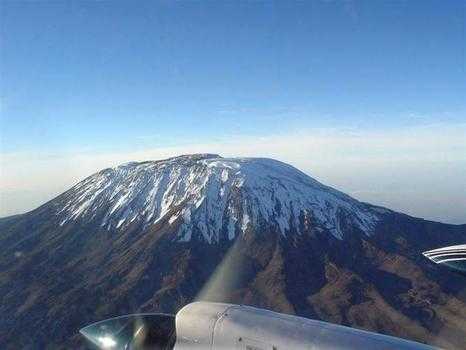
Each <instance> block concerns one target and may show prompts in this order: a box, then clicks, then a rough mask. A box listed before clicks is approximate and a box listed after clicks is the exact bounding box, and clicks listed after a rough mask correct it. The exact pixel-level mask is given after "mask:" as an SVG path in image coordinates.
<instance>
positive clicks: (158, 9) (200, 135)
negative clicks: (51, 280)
mask: <svg viewBox="0 0 466 350" xmlns="http://www.w3.org/2000/svg"><path fill="white" fill-rule="evenodd" d="M0 8H1V21H0V22H1V23H0V26H1V43H0V45H1V46H0V69H1V71H0V73H1V81H0V89H1V90H0V117H1V119H0V132H1V134H0V136H1V139H0V142H1V143H0V147H1V149H0V152H1V155H2V159H3V160H4V161H3V163H4V165H3V175H2V176H3V177H4V180H3V181H4V183H6V184H7V185H3V189H6V190H8V191H10V193H11V191H15V189H16V190H18V188H19V187H21V186H19V185H15V186H16V187H15V186H13V185H11V181H10V180H9V179H11V178H13V177H17V172H16V171H17V169H16V170H14V171H13V170H11V169H9V168H8V166H7V165H6V161H5V159H14V158H12V157H16V156H17V155H18V154H20V155H21V157H22V158H21V159H27V157H29V158H30V159H32V158H34V159H37V158H41V157H42V158H43V159H44V162H45V159H48V158H47V157H50V154H53V156H54V157H58V156H60V155H62V156H63V157H68V156H69V155H70V154H71V155H76V154H82V153H86V154H89V153H99V154H106V153H112V154H114V153H115V152H116V153H118V152H119V153H124V154H128V155H129V154H135V153H134V152H148V153H145V154H146V155H150V154H154V155H158V154H159V153H160V152H159V153H157V150H159V149H160V148H163V149H166V148H167V147H171V148H172V149H173V150H180V149H182V150H183V151H189V150H190V148H193V149H197V148H196V147H197V146H195V145H199V144H201V145H211V146H212V145H219V147H220V148H221V149H224V148H222V147H223V145H225V144H228V142H230V141H231V140H235V141H234V142H241V141H238V140H241V139H242V138H248V140H249V141H248V142H251V138H252V139H254V138H257V139H260V138H275V137H279V136H282V137H283V139H285V140H289V139H290V135H294V134H296V133H297V132H298V133H299V132H302V131H303V130H306V133H305V134H304V135H303V134H302V135H301V137H303V138H312V137H321V133H322V130H332V132H331V133H332V137H330V138H329V139H331V140H334V141H335V144H338V142H339V141H341V138H340V139H338V138H337V137H336V136H335V135H341V134H344V135H345V137H347V136H348V133H349V134H354V133H362V135H366V136H367V135H368V134H367V133H370V135H371V136H370V137H369V138H373V136H374V135H382V136H381V137H382V138H383V137H386V133H389V134H390V133H393V132H397V131H400V130H405V129H406V130H411V135H412V136H413V137H414V138H415V135H416V134H417V132H416V131H415V130H416V129H415V128H417V127H420V128H425V127H428V128H430V130H431V131H430V134H429V135H430V136H425V135H424V136H425V138H424V139H422V140H421V139H420V140H419V143H421V142H422V143H424V142H427V145H426V152H431V153H432V157H431V158H429V159H430V163H432V164H434V163H436V162H437V164H439V159H440V160H442V159H443V160H444V158H445V154H447V153H448V154H451V153H450V152H451V150H452V149H453V150H454V152H456V153H455V156H454V157H451V158H454V160H451V159H449V160H448V161H449V162H453V163H454V166H455V167H456V168H457V169H459V170H457V171H458V174H457V177H456V178H455V179H456V180H455V181H456V182H454V184H455V185H456V187H454V188H453V189H452V191H453V192H455V191H457V190H458V187H459V186H462V185H463V184H464V182H461V174H460V172H461V171H462V170H464V164H465V162H466V160H465V159H464V157H463V158H462V157H461V154H462V151H463V150H466V147H463V146H464V144H462V143H461V135H459V136H458V135H456V134H455V136H454V137H453V138H452V139H454V140H456V141H454V142H453V143H452V144H449V143H448V142H446V143H445V142H444V141H442V142H441V146H439V142H438V139H439V138H442V137H443V138H445V137H446V138H447V139H448V135H446V134H445V130H450V131H451V130H455V132H456V133H458V130H460V131H464V130H466V129H465V123H466V96H465V91H466V68H465V62H466V29H465V28H466V24H465V23H466V3H465V2H464V1H454V0H452V1H424V0H423V1H385V2H384V1H354V2H353V1H307V2H294V1H281V2H272V1H267V2H265V1H264V2H258V1H254V2H252V1H251V2H246V1H237V2H235V1H228V2H223V1H215V2H214V1H202V2H201V1H189V2H188V1H180V2H171V1H159V2H152V1H150V2H143V1H138V2H129V1H125V2H116V1H111V2H104V1H100V2H90V1H86V2H78V1H49V2H44V1H34V2H20V1H2V2H1V3H0ZM432 125H441V127H439V128H437V129H435V127H434V128H432ZM315 130H320V131H318V132H317V134H318V135H317V136H316V134H315ZM413 130H414V131H413ZM436 130H437V131H436ZM319 135H320V136H319ZM465 135H466V134H465ZM389 139H390V138H389ZM394 139H395V140H396V138H394ZM274 140H275V139H274ZM234 142H233V144H235V143H234ZM395 143H396V141H395ZM235 145H236V144H235ZM384 145H385V148H383V149H382V150H379V151H378V152H379V153H380V152H381V153H382V154H383V155H384V156H387V155H388V156H390V157H391V153H390V152H392V153H393V152H394V151H393V150H391V149H392V148H393V147H392V146H394V145H392V144H390V142H385V143H384ZM419 145H421V146H422V144H419ZM419 145H414V146H413V145H411V144H409V145H408V144H407V145H406V148H405V149H403V150H400V151H399V152H405V153H406V152H408V153H409V152H411V151H412V150H413V149H417V148H416V147H417V146H419ZM180 147H182V148H180ZM232 147H233V146H232ZM235 147H236V146H234V147H233V148H232V149H231V152H230V153H232V154H234V153H235V152H234V148H235ZM342 147H343V146H342ZM367 147H370V146H367ZM213 148H215V147H213ZM353 148H354V147H353ZM353 148H352V149H353ZM421 149H422V147H421ZM345 150H346V151H347V149H345ZM353 150H354V152H353V153H354V154H353V155H355V154H356V153H357V152H358V151H357V149H356V148H354V149H353ZM314 151H315V149H314ZM341 151H342V149H341V148H340V149H336V150H335V153H334V154H335V155H336V156H338V155H340V154H341ZM151 152H152V153H151ZM416 152H418V153H419V150H418V151H416ZM439 152H440V153H439ZM162 153H163V154H165V153H164V152H161V153H160V154H162ZM168 153H170V152H168ZM227 153H229V151H227ZM243 153H246V154H251V155H256V153H255V152H254V149H251V150H250V151H249V153H248V152H247V151H244V152H243ZM262 153H265V155H268V154H269V153H270V154H271V155H275V153H276V152H275V151H270V152H267V150H263V151H262ZM262 153H261V154H262ZM367 153H368V152H367V150H366V151H365V154H367ZM369 153H370V152H369ZM435 154H437V156H438V157H439V159H436V158H435ZM439 154H440V155H439ZM25 155H26V156H25ZM281 156H282V157H283V158H284V159H282V160H284V161H290V162H291V163H293V164H295V163H296V164H298V165H301V166H302V167H304V168H306V167H307V168H309V170H313V171H314V172H315V171H316V170H315V168H314V169H311V163H309V164H307V163H306V164H307V165H306V164H305V163H301V162H300V161H299V160H298V161H296V160H295V158H293V157H294V154H293V153H292V151H290V154H289V155H281ZM24 157H26V158H24ZM312 157H313V154H312V152H310V153H309V158H312ZM109 158H111V157H109ZM99 159H100V158H99ZM112 159H113V158H112ZM430 163H429V164H430ZM25 164H28V162H25ZM44 164H45V165H44V167H46V165H47V163H44ZM93 164H94V163H93ZM95 164H97V163H95ZM322 164H323V163H319V164H318V165H317V166H319V165H322ZM312 165H315V164H312ZM399 165H400V164H398V163H396V165H394V166H399ZM24 166H25V167H26V165H24ZM100 166H101V167H104V166H107V163H105V162H102V164H101V165H100ZM322 166H323V167H324V168H325V166H327V167H328V164H323V165H322ZM432 166H434V165H432ZM438 166H443V167H444V164H441V165H438ZM95 167H96V168H98V167H99V165H98V164H97V165H95ZM307 168H306V169H305V170H307ZM456 168H455V169H456ZM92 169H94V168H92ZM69 171H70V172H72V171H71V170H69ZM429 171H431V172H435V171H434V170H432V169H431V170H429ZM23 172H26V173H28V174H29V175H30V176H31V177H34V176H36V174H35V173H34V169H32V170H28V171H26V170H23ZM317 172H318V170H317ZM78 173H79V172H78V171H76V174H78ZM345 174H347V175H348V176H352V175H353V173H350V172H349V173H345ZM355 174H356V172H355ZM83 175H84V174H81V173H79V175H75V177H73V180H69V183H68V182H66V183H64V184H63V187H65V185H66V186H68V185H69V184H71V182H72V181H75V180H77V179H79V178H80V177H81V176H83ZM321 176H322V177H323V179H321V180H322V181H324V182H325V180H326V178H330V182H331V184H335V185H339V186H346V183H345V182H344V181H343V182H341V181H340V182H339V181H338V180H337V179H336V178H335V177H333V178H332V176H335V175H334V174H333V173H332V172H330V170H329V171H328V172H326V173H322V174H321ZM374 176H375V175H374ZM406 176H407V177H409V176H416V174H415V173H412V174H408V175H406ZM380 178H381V177H380V174H377V176H375V177H374V180H373V181H374V183H375V182H376V179H377V180H378V179H380ZM387 181H388V180H387ZM26 183H29V182H27V181H24V186H22V187H23V188H21V190H22V191H32V190H31V189H28V186H30V187H31V188H32V187H34V186H33V185H32V184H31V185H26ZM31 183H32V182H31ZM35 186H37V183H36V184H35ZM43 186H45V185H43ZM380 186H382V187H383V186H384V185H383V181H382V184H381V185H380ZM45 187H47V186H45ZM60 189H61V188H60ZM342 189H343V190H345V188H342ZM54 191H55V192H54ZM57 191H58V189H55V190H50V191H48V192H47V191H46V192H47V193H48V195H49V196H51V195H54V194H56V192H57ZM354 191H355V193H356V192H357V190H354ZM46 197H47V196H45V197H44V198H46ZM4 198H5V197H4ZM28 198H29V197H28ZM47 198H48V197H47ZM377 198H378V197H374V199H375V200H377ZM41 199H42V197H41ZM362 199H365V197H364V196H363V198H362ZM369 199H371V200H373V198H372V197H371V198H369ZM381 201H382V203H383V204H385V202H384V201H383V200H381ZM412 201H414V200H410V203H411V202H412ZM36 202H37V200H36ZM36 202H34V203H35V204H38V203H36ZM5 203H6V200H5V199H4V200H3V207H4V208H5V207H7V206H8V205H7V204H5ZM389 204H390V203H389ZM393 205H396V204H393ZM23 207H24V208H26V207H27V205H23ZM21 208H22V207H21ZM465 208H466V204H465ZM0 209H1V208H0ZM402 209H404V210H409V205H406V208H404V207H403V208H402ZM433 209H434V208H432V210H433ZM18 210H19V209H14V210H6V211H5V212H8V213H10V212H15V211H18ZM1 213H2V212H1V210H0V215H1ZM414 214H416V212H414ZM455 215H456V214H455ZM447 216H448V215H447ZM455 217H456V216H455ZM455 220H456V221H458V220H461V218H460V219H455ZM464 222H466V217H464Z"/></svg>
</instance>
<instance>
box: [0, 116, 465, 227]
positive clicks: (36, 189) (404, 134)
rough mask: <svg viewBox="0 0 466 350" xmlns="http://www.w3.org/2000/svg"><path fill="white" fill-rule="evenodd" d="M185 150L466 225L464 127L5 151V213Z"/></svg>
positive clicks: (0, 184) (0, 187)
mask: <svg viewBox="0 0 466 350" xmlns="http://www.w3.org/2000/svg"><path fill="white" fill-rule="evenodd" d="M186 153H218V154H221V155H223V156H251V157H271V158H276V159H279V160H282V161H284V162H287V163H290V164H292V165H294V166H296V167H298V168H299V169H301V170H303V171H304V172H306V173H308V174H309V175H311V176H313V177H315V178H317V179H318V180H320V181H322V182H324V183H326V184H328V185H331V186H335V187H337V188H339V189H341V190H343V191H345V192H347V193H349V194H351V195H353V196H355V197H356V198H358V199H361V200H366V201H371V202H373V203H376V204H382V205H386V206H389V207H391V208H393V209H396V210H400V211H404V212H408V213H410V214H413V215H417V216H422V217H426V218H430V219H435V220H442V221H446V222H456V223H459V222H466V196H464V195H459V194H460V193H465V192H466V176H464V174H466V124H457V125H443V124H435V125H434V124H432V125H429V126H423V127H413V128H404V129H399V130H387V131H384V132H381V131H371V130H356V129H348V128H346V129H311V130H301V131H295V132H291V133H287V134H280V135H269V136H264V137H241V136H235V137H232V138H230V139H224V140H222V141H221V142H206V143H194V144H186V145H182V146H173V147H165V148H164V147H159V148H155V149H146V150H143V151H128V152H118V153H117V152H115V153H112V152H105V153H99V152H89V151H87V152H75V153H73V154H63V153H62V154H60V153H57V154H55V155H52V154H30V153H23V154H19V153H16V154H4V155H2V156H1V159H0V168H1V169H2V170H1V173H0V179H1V181H0V215H8V214H12V213H16V212H23V211H26V210H29V209H32V208H33V207H35V206H37V205H39V204H41V203H43V202H44V201H45V200H48V199H51V198H52V197H53V196H55V195H57V194H59V193H61V192H62V191H64V190H66V189H67V188H69V187H70V186H72V185H73V184H74V183H76V182H77V181H79V180H81V179H83V178H84V177H86V176H88V175H90V174H92V173H94V172H96V171H98V170H100V169H103V168H106V167H110V166H115V165H118V164H121V163H124V162H128V161H143V160H151V159H163V158H167V157H171V156H175V155H180V154H186Z"/></svg>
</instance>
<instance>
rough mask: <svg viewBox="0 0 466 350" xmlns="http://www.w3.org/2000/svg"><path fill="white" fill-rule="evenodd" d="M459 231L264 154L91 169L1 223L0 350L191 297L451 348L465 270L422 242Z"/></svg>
mask: <svg viewBox="0 0 466 350" xmlns="http://www.w3.org/2000/svg"><path fill="white" fill-rule="evenodd" d="M465 241H466V225H448V224H442V223H436V222H430V221H426V220H423V219H419V218H413V217H410V216H407V215H404V214H401V213H397V212H394V211H392V210H388V209H385V208H382V207H378V206H374V205H370V204H367V203H362V202H359V201H357V200H356V199H354V198H351V197H350V196H348V195H346V194H344V193H342V192H339V191H337V190H335V189H332V188H330V187H328V186H325V185H323V184H321V183H319V182H318V181H316V180H314V179H312V178H311V177H309V176H308V175H306V174H304V173H302V172H300V171H299V170H297V169H295V168H293V167H292V166H289V165H287V164H284V163H281V162H279V161H276V160H272V159H262V158H222V157H220V156H218V155H212V154H197V155H185V156H180V157H175V158H170V159H167V160H162V161H151V162H142V163H136V162H133V163H128V164H124V165H121V166H118V167H115V168H110V169H105V170H102V171H100V172H98V173H96V174H94V175H92V176H90V177H88V178H86V179H84V180H83V181H81V182H80V183H78V184H77V185H75V186H74V187H72V188H71V189H70V190H68V191H66V192H65V193H63V194H61V195H60V196H58V197H57V198H55V199H53V200H51V201H50V202H48V203H45V204H44V205H42V206H41V207H39V208H37V209H35V210H33V211H31V212H29V213H26V214H23V215H16V216H14V217H8V218H3V219H0V247H2V252H1V253H0V298H1V300H2V302H1V303H0V315H1V316H0V334H1V335H2V336H1V337H0V348H6V349H17V348H30V349H43V348H47V347H48V348H60V347H61V348H69V347H74V348H77V347H79V346H81V345H80V342H79V337H78V336H77V334H76V332H77V330H78V329H79V328H80V327H82V326H84V325H86V324H89V323H91V322H94V321H97V320H100V319H104V318H108V317H111V316H115V315H120V314H126V313H133V312H156V311H164V312H175V311H176V310H178V309H179V308H180V307H182V306H183V305H185V304H186V303H188V302H190V301H192V300H194V299H195V298H204V299H209V300H222V301H229V302H236V303H245V304H251V305H256V306H259V307H265V308H269V309H273V310H276V311H280V312H285V313H292V314H298V315H301V316H305V317H310V318H316V319H322V320H326V321H330V322H334V323H339V324H345V325H350V326H353V327H358V328H364V329H369V330H373V331H376V332H381V333H385V334H390V335H395V336H399V337H404V338H410V339H413V340H417V341H421V342H426V343H429V344H433V345H439V346H442V347H444V348H451V349H454V348H460V347H461V346H462V345H464V343H463V339H464V336H465V335H466V319H465V317H464V315H466V296H465V293H464V292H465V290H464V286H465V280H464V279H463V277H461V276H459V275H456V274H453V273H451V272H450V271H448V270H445V269H442V268H441V267H438V266H434V265H432V264H431V263H429V261H427V260H426V259H425V258H424V257H423V256H422V255H421V252H422V251H425V250H429V249H433V248H437V247H441V246H445V245H451V244H458V243H464V242H465Z"/></svg>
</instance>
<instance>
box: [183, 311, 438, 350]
mask: <svg viewBox="0 0 466 350" xmlns="http://www.w3.org/2000/svg"><path fill="white" fill-rule="evenodd" d="M176 331H177V341H176V344H175V350H187V349H238V350H239V349H244V350H279V349H289V350H293V349H310V350H337V349H342V350H343V349H345V350H356V349H357V350H360V349H377V350H395V349H397V350H422V349H424V350H427V349H431V350H432V349H434V348H433V347H430V346H427V345H423V344H420V343H416V342H412V341H407V340H403V339H399V338H395V337H389V336H385V335H381V334H377V333H372V332H366V331H362V330H357V329H353V328H349V327H344V326H338V325H334V324H330V323H326V322H321V321H315V320H310V319H306V318H302V317H296V316H291V315H284V314H280V313H276V312H272V311H268V310H264V309H258V308H254V307H249V306H242V305H232V304H220V303H207V302H196V303H192V304H189V305H187V306H185V307H184V308H183V309H181V310H180V311H179V312H178V314H177V315H176Z"/></svg>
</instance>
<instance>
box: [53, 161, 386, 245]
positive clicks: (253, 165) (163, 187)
mask: <svg viewBox="0 0 466 350" xmlns="http://www.w3.org/2000/svg"><path fill="white" fill-rule="evenodd" d="M62 196H63V198H62V199H63V200H62V201H61V203H63V206H62V207H60V208H57V210H56V216H57V218H59V221H58V223H59V225H62V226H63V225H66V224H67V223H70V222H73V221H76V220H83V221H92V220H94V219H96V218H97V215H100V216H99V224H100V226H101V227H102V228H104V229H107V230H121V229H125V228H126V227H128V226H129V225H132V224H134V223H137V224H140V225H143V226H144V227H146V228H147V227H149V226H151V225H155V224H157V223H164V224H166V225H170V226H173V227H174V229H175V230H176V235H175V237H174V240H176V241H180V242H187V241H190V240H191V239H192V237H193V234H198V235H199V236H200V237H201V239H203V240H205V241H206V242H209V243H213V242H218V241H220V240H221V239H228V240H232V239H234V238H235V237H236V236H237V235H238V234H244V233H246V232H247V231H248V230H250V229H254V227H257V226H259V225H263V224H267V225H269V226H270V227H275V228H276V230H277V231H278V232H279V233H280V234H281V235H283V236H284V237H286V236H287V234H289V232H291V231H293V232H297V233H298V234H300V233H301V231H302V229H304V228H305V227H306V225H309V224H310V223H312V225H313V226H316V227H318V228H320V230H326V231H328V232H330V233H331V234H332V235H333V236H334V237H335V238H337V239H343V238H344V234H343V231H344V230H343V229H342V224H343V220H346V222H349V223H351V224H352V225H354V226H355V227H357V228H359V229H360V230H361V231H362V232H364V233H365V234H366V235H370V234H371V232H373V230H374V228H375V226H376V224H377V222H378V221H379V217H380V215H381V214H380V212H379V211H377V210H375V209H374V208H372V207H370V206H368V205H366V204H365V203H362V202H359V201H357V200H356V199H354V198H352V197H350V196H348V195H346V194H344V193H342V192H340V191H337V190H335V189H333V188H331V187H328V186H325V185H323V184H321V183H320V182H318V181H316V180H315V179H313V178H312V177H310V176H308V175H306V174H305V173H303V172H301V171H300V170H298V169H296V168H294V167H292V166H290V165H288V164H285V163H282V162H280V161H277V160H273V159H268V158H222V157H220V156H219V155H214V154H193V155H183V156H178V157H173V158H169V159H166V160H160V161H146V162H131V163H126V164H122V165H120V166H117V167H114V168H109V169H104V170H102V171H100V172H98V173H96V174H94V175H91V176H89V177H88V178H86V179H84V180H83V181H81V182H79V183H78V184H77V185H75V186H74V187H72V188H71V189H70V190H69V191H67V192H65V193H64V194H63V195H62Z"/></svg>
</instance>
